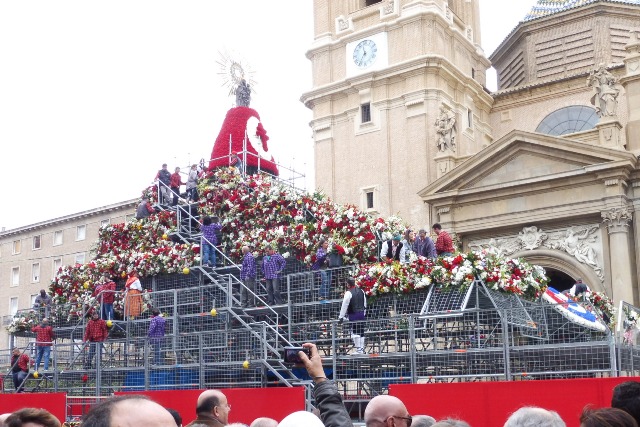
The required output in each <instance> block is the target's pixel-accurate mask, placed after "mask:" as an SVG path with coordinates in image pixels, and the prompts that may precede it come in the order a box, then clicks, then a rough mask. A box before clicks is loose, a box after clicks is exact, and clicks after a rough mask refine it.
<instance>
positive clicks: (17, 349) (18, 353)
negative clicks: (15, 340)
mask: <svg viewBox="0 0 640 427" xmlns="http://www.w3.org/2000/svg"><path fill="white" fill-rule="evenodd" d="M11 353H13V355H14V356H20V353H22V352H21V351H20V348H18V347H13V350H11Z"/></svg>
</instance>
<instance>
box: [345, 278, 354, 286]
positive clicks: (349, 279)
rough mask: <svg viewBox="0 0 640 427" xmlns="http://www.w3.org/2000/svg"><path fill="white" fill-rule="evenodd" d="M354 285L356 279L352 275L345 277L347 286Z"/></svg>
mask: <svg viewBox="0 0 640 427" xmlns="http://www.w3.org/2000/svg"><path fill="white" fill-rule="evenodd" d="M355 285H356V279H354V278H353V277H347V286H355Z"/></svg>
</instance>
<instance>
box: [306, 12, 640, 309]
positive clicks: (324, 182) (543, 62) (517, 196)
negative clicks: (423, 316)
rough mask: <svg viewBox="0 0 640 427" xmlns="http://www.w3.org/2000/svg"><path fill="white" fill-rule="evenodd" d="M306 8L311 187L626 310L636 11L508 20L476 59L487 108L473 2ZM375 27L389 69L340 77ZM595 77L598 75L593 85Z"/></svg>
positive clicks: (637, 175)
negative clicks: (548, 274)
mask: <svg viewBox="0 0 640 427" xmlns="http://www.w3.org/2000/svg"><path fill="white" fill-rule="evenodd" d="M314 4H315V6H316V7H315V12H316V17H315V19H316V41H315V43H314V45H313V46H312V48H311V49H310V51H309V53H308V57H309V59H310V60H311V62H312V64H313V73H314V88H313V89H312V90H311V91H310V92H308V93H306V94H304V95H303V97H302V100H303V101H304V102H305V103H306V104H307V105H308V106H309V108H311V109H312V110H313V112H314V119H313V122H312V123H311V126H312V128H313V130H314V136H315V143H316V179H317V186H318V187H319V188H320V189H323V190H325V192H327V193H328V194H329V195H330V196H331V197H332V198H333V199H335V200H336V201H339V202H352V203H358V204H360V205H361V206H363V207H367V206H366V205H365V203H366V202H370V200H368V199H365V198H363V193H366V192H367V191H374V192H375V193H374V196H375V197H378V200H376V202H377V204H375V206H374V208H373V209H371V210H372V211H373V212H376V213H380V214H382V215H389V214H393V213H400V215H401V216H402V217H404V218H406V219H407V220H408V221H409V222H410V223H411V224H413V225H414V227H417V226H423V225H426V224H430V223H433V222H440V223H441V224H442V225H443V227H444V228H445V229H448V230H449V231H451V232H453V233H455V234H456V235H457V237H458V239H459V240H460V241H461V242H462V245H463V249H470V248H481V247H487V246H495V247H497V248H499V249H500V250H501V251H503V252H504V253H505V254H508V255H512V256H524V257H526V258H527V259H528V260H530V261H532V262H536V263H538V264H540V265H542V266H544V267H546V268H547V269H548V270H549V271H555V272H558V273H559V274H562V275H564V277H566V278H567V280H575V279H576V278H577V277H582V278H584V279H586V281H588V282H589V284H590V285H591V286H593V287H594V288H595V289H597V290H601V291H606V292H607V293H608V294H609V295H611V296H612V297H613V298H614V300H615V301H621V300H624V301H627V302H631V303H636V304H637V303H638V302H639V301H638V280H637V278H638V275H639V272H640V271H639V270H638V268H639V266H640V259H639V258H638V256H639V255H640V251H638V250H636V248H638V247H640V227H638V226H637V225H636V224H637V221H638V215H637V213H638V209H639V208H640V199H638V196H640V190H639V189H640V181H639V179H640V168H639V167H640V165H639V164H638V154H640V152H639V151H640V127H639V126H640V125H639V123H640V65H639V64H640V37H639V34H640V25H639V24H638V19H637V16H638V14H640V5H637V4H627V3H624V2H608V1H593V2H588V3H587V4H584V5H583V6H580V7H574V8H571V9H567V10H561V11H558V12H554V13H552V14H548V15H546V16H542V17H540V18H536V19H531V20H527V21H524V22H522V23H520V24H519V25H518V26H517V27H516V29H514V31H512V32H511V33H510V34H509V35H508V36H507V38H506V39H505V40H504V41H503V43H502V44H501V45H500V47H499V48H498V49H497V50H496V52H494V53H493V54H492V56H491V58H490V59H491V61H492V63H493V65H494V66H495V68H496V70H497V72H498V76H499V90H498V91H497V92H495V93H492V94H491V95H490V96H489V94H488V93H487V91H486V90H484V88H483V87H482V86H483V85H484V76H485V72H484V70H485V69H486V68H488V66H489V64H488V63H487V61H486V59H485V58H484V56H483V52H482V49H481V47H480V40H479V38H478V37H477V29H478V27H477V22H478V20H477V16H478V14H479V6H478V2H477V1H473V0H472V1H464V2H463V1H448V2H447V1H437V0H426V1H410V0H405V1H398V2H393V1H380V2H374V3H373V4H372V5H370V6H366V2H364V1H356V0H352V1H348V2H343V1H339V0H335V1H330V0H316V1H315V2H314ZM391 4H393V8H394V9H393V10H394V13H391V14H390V15H388V16H387V15H385V14H383V9H384V8H385V7H386V8H387V9H390V8H391ZM487 13H488V12H487ZM335 19H337V20H338V22H340V23H342V24H341V25H337V26H335V25H334V26H332V25H331V21H333V20H335ZM320 21H322V23H323V25H319V23H320ZM336 28H338V29H339V31H336ZM381 31H384V32H386V33H387V35H388V37H387V39H388V42H389V46H388V48H389V57H388V64H386V66H385V67H383V68H377V69H375V70H371V71H369V72H367V70H363V71H362V72H360V73H357V74H354V75H348V74H347V72H346V70H347V69H348V67H345V64H347V65H348V60H349V58H348V54H349V52H348V49H347V46H350V45H349V42H350V41H352V40H356V41H357V40H361V39H364V38H366V37H368V36H369V35H371V34H376V33H379V32H381ZM400 40H402V41H403V43H398V42H399V41H400ZM426 41H429V42H428V43H427V42H426ZM598 69H599V70H600V71H599V72H600V73H601V74H603V75H606V76H609V77H610V78H611V79H610V80H607V81H606V82H605V81H604V79H603V80H602V81H594V77H593V76H594V73H596V72H597V70H598ZM601 91H605V92H601ZM607 91H608V92H607ZM610 93H611V94H613V95H609V94H610ZM600 96H613V98H608V101H607V102H614V105H613V107H614V108H612V111H615V114H603V113H602V112H601V111H600V110H599V109H598V108H596V107H600V106H601V105H600V106H599V105H597V104H595V102H597V101H598V100H599V97H600ZM594 99H595V101H594V102H592V100H594ZM611 99H613V101H611ZM368 102H370V105H371V121H370V122H366V123H365V122H363V121H362V120H361V118H362V117H363V116H362V114H361V112H362V111H361V110H362V105H364V104H366V103H368ZM447 111H451V112H452V115H451V116H450V117H453V119H454V121H453V126H452V127H451V128H447V127H446V126H445V125H446V124H449V123H451V122H449V121H447V120H443V121H440V119H441V118H443V119H444V118H446V117H447ZM565 116H566V118H565ZM574 122H575V123H574ZM548 123H552V124H555V125H557V126H556V127H553V126H547V127H545V126H544V125H545V124H548ZM563 126H564V128H563ZM452 132H453V133H452ZM452 136H454V137H455V141H453V142H454V143H452V140H451V137H452ZM416 188H418V190H416ZM416 191H417V192H416ZM416 196H417V198H416ZM421 203H424V204H421Z"/></svg>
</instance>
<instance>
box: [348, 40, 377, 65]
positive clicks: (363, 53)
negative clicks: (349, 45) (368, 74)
mask: <svg viewBox="0 0 640 427" xmlns="http://www.w3.org/2000/svg"><path fill="white" fill-rule="evenodd" d="M377 54H378V46H376V42H374V41H373V40H362V41H361V42H360V43H358V44H357V45H356V47H355V49H353V62H354V64H356V66H357V67H358V68H367V67H368V66H370V65H371V64H373V63H374V62H375V60H376V57H377Z"/></svg>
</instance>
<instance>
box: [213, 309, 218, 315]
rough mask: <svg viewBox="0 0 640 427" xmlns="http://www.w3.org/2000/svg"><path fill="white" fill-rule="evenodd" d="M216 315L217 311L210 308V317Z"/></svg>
mask: <svg viewBox="0 0 640 427" xmlns="http://www.w3.org/2000/svg"><path fill="white" fill-rule="evenodd" d="M217 314H218V310H216V309H215V308H212V309H211V315H212V316H215V315H217Z"/></svg>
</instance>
